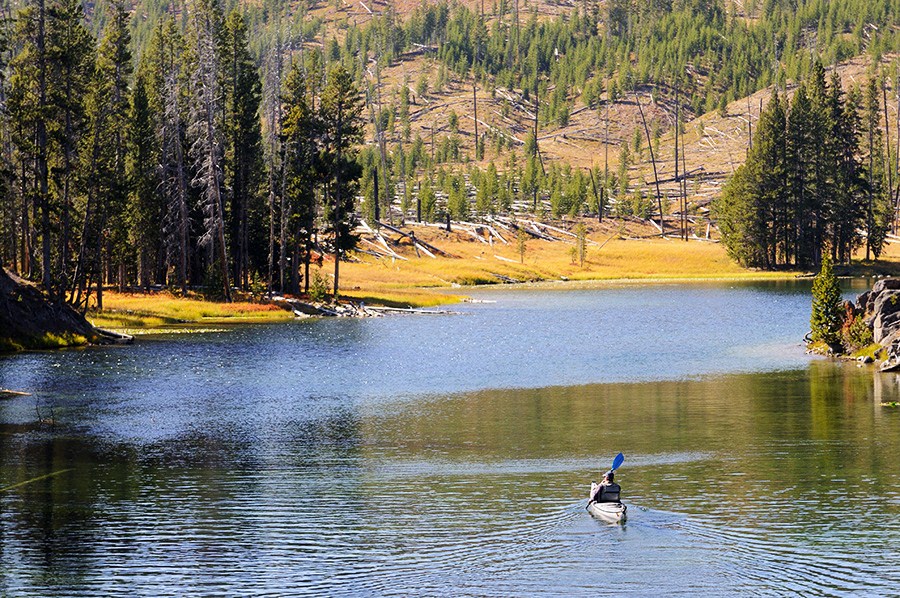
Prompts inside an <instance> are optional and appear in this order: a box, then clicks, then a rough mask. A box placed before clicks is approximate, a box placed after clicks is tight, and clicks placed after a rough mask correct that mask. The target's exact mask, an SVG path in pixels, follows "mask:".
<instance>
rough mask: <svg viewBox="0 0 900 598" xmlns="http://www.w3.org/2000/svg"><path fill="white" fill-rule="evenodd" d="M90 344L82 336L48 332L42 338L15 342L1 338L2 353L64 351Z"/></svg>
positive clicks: (0, 350)
mask: <svg viewBox="0 0 900 598" xmlns="http://www.w3.org/2000/svg"><path fill="white" fill-rule="evenodd" d="M86 344H88V339H87V338H86V337H84V336H82V335H80V334H53V333H52V332H46V333H44V334H42V335H40V336H36V337H32V338H27V339H16V340H15V341H14V340H12V339H10V338H6V337H2V338H0V353H9V352H17V351H24V350H44V349H63V348H66V347H81V346H84V345H86Z"/></svg>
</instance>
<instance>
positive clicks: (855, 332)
mask: <svg viewBox="0 0 900 598" xmlns="http://www.w3.org/2000/svg"><path fill="white" fill-rule="evenodd" d="M841 340H842V341H843V343H844V348H845V349H846V350H847V351H848V352H852V351H858V350H860V349H862V348H864V347H868V346H869V345H871V344H872V343H874V342H875V339H874V337H873V336H872V331H871V330H870V329H869V327H868V326H866V323H865V322H864V321H863V318H862V316H859V315H858V316H856V317H854V318H848V319H847V321H846V322H845V323H844V327H843V328H841Z"/></svg>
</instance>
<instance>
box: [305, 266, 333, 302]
mask: <svg viewBox="0 0 900 598" xmlns="http://www.w3.org/2000/svg"><path fill="white" fill-rule="evenodd" d="M330 282H331V281H330V279H329V278H328V275H327V274H323V273H322V271H321V270H316V271H315V272H313V277H312V280H311V281H310V284H309V298H310V299H312V300H313V301H325V299H326V298H327V297H328V289H329V288H330V287H331V284H330Z"/></svg>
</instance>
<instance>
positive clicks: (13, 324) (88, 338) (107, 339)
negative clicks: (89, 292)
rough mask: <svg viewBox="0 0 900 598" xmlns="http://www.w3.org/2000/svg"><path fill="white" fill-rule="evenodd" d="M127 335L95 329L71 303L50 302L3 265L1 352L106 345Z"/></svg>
mask: <svg viewBox="0 0 900 598" xmlns="http://www.w3.org/2000/svg"><path fill="white" fill-rule="evenodd" d="M128 338H130V337H126V336H125V335H117V334H115V333H110V332H107V331H104V330H100V329H98V328H94V327H93V326H92V325H91V323H90V322H88V321H87V320H86V319H85V318H84V316H83V315H81V314H80V313H78V312H77V311H75V310H74V309H72V308H71V307H70V306H69V305H66V304H64V303H57V302H53V301H49V300H48V299H47V296H46V295H44V293H42V292H41V290H40V289H39V288H38V287H36V286H35V285H33V284H31V283H29V282H27V281H24V280H21V279H19V278H17V277H15V276H13V275H11V274H9V273H7V272H6V271H5V270H4V269H3V268H0V351H15V350H20V349H47V348H54V347H61V346H68V345H76V344H84V343H103V344H106V343H113V342H123V341H125V340H127V339H128Z"/></svg>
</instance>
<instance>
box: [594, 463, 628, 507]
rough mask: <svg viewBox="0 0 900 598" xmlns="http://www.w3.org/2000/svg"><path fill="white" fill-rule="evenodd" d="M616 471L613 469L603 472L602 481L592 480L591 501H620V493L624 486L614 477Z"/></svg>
mask: <svg viewBox="0 0 900 598" xmlns="http://www.w3.org/2000/svg"><path fill="white" fill-rule="evenodd" d="M614 478H615V473H613V471H612V470H610V471H607V472H606V473H605V474H603V479H602V480H600V483H599V484H598V483H596V482H591V499H590V501H589V502H619V493H620V492H621V490H622V488H621V487H620V486H619V485H618V484H616V483H615V482H614V481H613V479H614Z"/></svg>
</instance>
